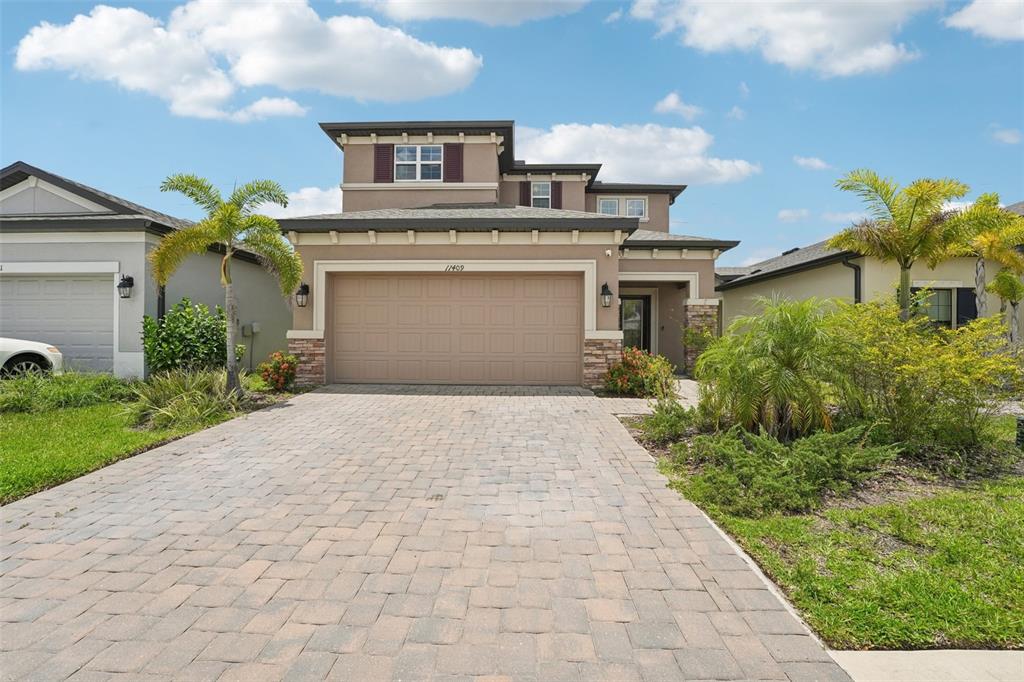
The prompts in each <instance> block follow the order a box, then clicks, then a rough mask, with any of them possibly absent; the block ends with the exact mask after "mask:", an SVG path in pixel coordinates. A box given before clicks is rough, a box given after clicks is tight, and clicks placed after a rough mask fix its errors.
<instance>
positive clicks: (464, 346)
mask: <svg viewBox="0 0 1024 682" xmlns="http://www.w3.org/2000/svg"><path fill="white" fill-rule="evenodd" d="M332 284H333V311H332V312H333V315H332V320H331V328H332V334H331V338H330V340H329V348H330V352H331V355H332V360H333V362H332V370H333V371H332V378H333V380H334V381H338V382H349V381H350V382H363V383H444V384H542V385H543V384H578V383H580V381H581V372H582V353H583V305H582V303H583V281H582V278H581V277H580V276H579V275H520V274H501V273H488V274H476V273H474V274H468V273H460V274H455V275H424V274H415V275H412V274H410V275H376V274H374V275H370V274H351V275H349V274H346V275H338V276H336V277H335V278H334V279H333V281H332Z"/></svg>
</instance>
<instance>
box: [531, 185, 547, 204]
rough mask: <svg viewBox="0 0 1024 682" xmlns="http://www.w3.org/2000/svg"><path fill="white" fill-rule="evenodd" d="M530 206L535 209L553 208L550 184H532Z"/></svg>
mask: <svg viewBox="0 0 1024 682" xmlns="http://www.w3.org/2000/svg"><path fill="white" fill-rule="evenodd" d="M530 205H531V206H533V207H534V208H551V183H550V182H534V183H531V184H530Z"/></svg>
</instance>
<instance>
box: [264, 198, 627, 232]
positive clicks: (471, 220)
mask: <svg viewBox="0 0 1024 682" xmlns="http://www.w3.org/2000/svg"><path fill="white" fill-rule="evenodd" d="M278 223H279V224H280V225H281V229H282V230H284V231H288V230H295V231H299V232H302V231H305V232H317V231H320V232H324V231H329V230H336V231H338V232H344V231H351V232H359V231H363V230H367V229H372V230H380V231H405V230H421V231H424V230H429V229H433V230H439V229H440V230H448V229H453V230H454V229H458V230H491V229H503V230H509V229H513V230H531V229H540V230H545V229H546V230H551V229H557V230H574V229H580V230H628V231H630V232H632V231H633V230H635V229H636V227H637V225H638V224H639V219H637V218H625V217H622V216H607V215H602V214H600V213H587V212H584V211H568V210H564V209H555V208H534V207H532V206H512V205H508V204H436V205H433V206H424V207H422V208H381V209H375V210H371V211H349V212H347V213H325V214H321V215H311V216H303V217H298V218H282V219H280V220H278Z"/></svg>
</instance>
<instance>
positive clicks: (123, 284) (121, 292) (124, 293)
mask: <svg viewBox="0 0 1024 682" xmlns="http://www.w3.org/2000/svg"><path fill="white" fill-rule="evenodd" d="M133 286H135V278H134V277H132V276H131V275H121V281H120V282H118V283H117V295H118V296H120V297H121V298H131V297H132V287H133Z"/></svg>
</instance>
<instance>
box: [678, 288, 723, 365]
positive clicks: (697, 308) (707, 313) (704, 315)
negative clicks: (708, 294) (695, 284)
mask: <svg viewBox="0 0 1024 682" xmlns="http://www.w3.org/2000/svg"><path fill="white" fill-rule="evenodd" d="M686 328H687V329H693V330H694V331H707V332H711V335H712V336H718V306H717V305H701V304H687V305H686ZM700 351H701V349H700V348H695V347H692V346H690V345H687V346H686V349H685V355H686V371H687V372H689V373H691V374H692V373H693V367H694V365H696V364H697V357H698V356H699V355H700Z"/></svg>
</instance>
